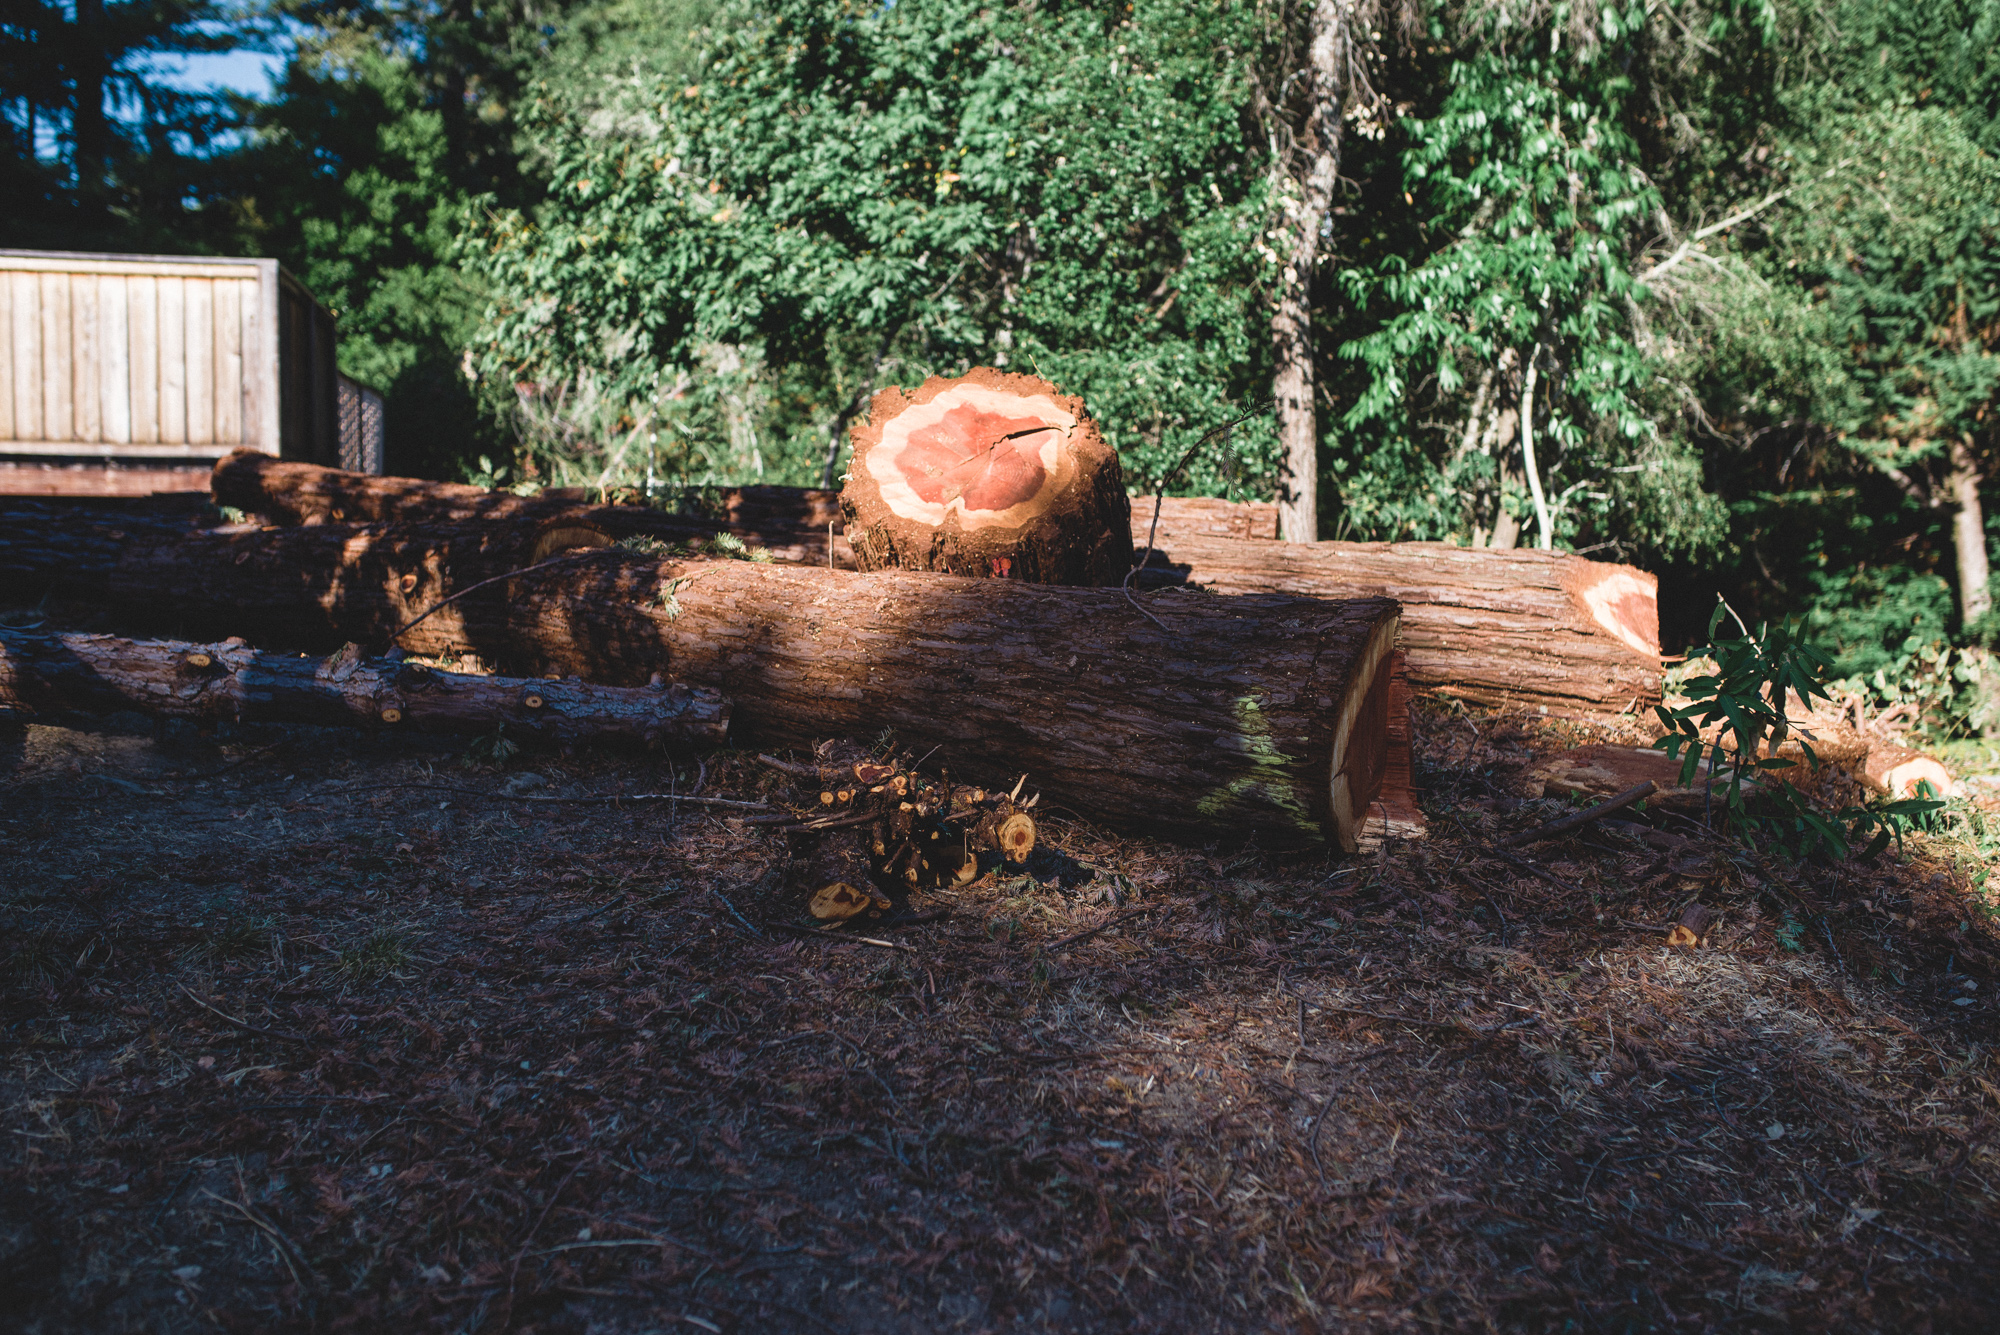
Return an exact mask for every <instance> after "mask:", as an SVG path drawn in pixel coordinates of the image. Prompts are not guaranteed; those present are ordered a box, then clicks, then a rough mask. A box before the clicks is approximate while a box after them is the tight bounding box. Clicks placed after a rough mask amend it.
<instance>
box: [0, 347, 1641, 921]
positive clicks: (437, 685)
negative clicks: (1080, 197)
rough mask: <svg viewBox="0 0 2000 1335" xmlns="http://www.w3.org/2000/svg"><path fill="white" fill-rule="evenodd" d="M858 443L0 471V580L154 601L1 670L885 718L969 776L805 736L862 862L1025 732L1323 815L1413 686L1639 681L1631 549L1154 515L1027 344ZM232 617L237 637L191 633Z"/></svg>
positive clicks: (940, 383)
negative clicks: (226, 515)
mask: <svg viewBox="0 0 2000 1335" xmlns="http://www.w3.org/2000/svg"><path fill="white" fill-rule="evenodd" d="M854 445H855V451H854V463H853V465H852V472H851V474H850V477H849V480H848V485H847V487H846V489H845V490H844V491H843V492H841V493H839V494H835V493H830V492H823V491H808V490H802V489H784V488H774V487H764V488H744V489H741V490H737V491H723V492H712V493H706V494H702V495H699V496H695V497H691V498H688V503H686V504H683V505H682V507H681V510H680V512H678V513H667V512H664V511H662V510H659V509H654V508H651V507H647V506H639V505H602V504H599V505H592V504H590V503H589V498H586V497H577V496H570V495H544V496H540V497H534V498H526V497H517V496H513V495H509V494H505V493H496V492H488V491H484V490H481V489H478V488H473V487H464V486H455V485H452V484H446V483H436V482H423V481H418V480H414V479H403V478H378V477H368V476H363V475H358V474H348V473H341V472H337V471H334V470H329V469H323V468H317V467H313V466H311V465H305V464H296V463H284V462H280V461H278V460H275V459H271V458H269V457H267V456H264V455H261V454H256V453H252V452H240V453H238V454H237V455H235V456H232V457H231V458H229V459H226V460H224V461H223V462H222V463H220V464H219V465H218V466H217V468H216V470H215V475H214V499H215V501H216V503H217V504H219V505H223V506H228V507H233V508H235V509H237V510H240V511H242V512H243V513H244V514H245V515H246V516H247V517H248V518H247V521H246V522H242V523H238V524H233V525H229V526H225V527H222V528H213V529H201V530H196V529H192V528H189V527H186V526H184V525H177V524H176V523H174V522H173V521H172V520H171V519H170V518H166V519H162V518H160V517H158V516H147V515H140V514H137V513H127V514H123V515H106V514H103V513H88V512H83V511H75V510H65V509H62V508H61V507H57V506H49V505H43V506H39V507H38V506H34V505H30V504H26V503H21V504H13V505H4V503H0V505H4V510H0V596H9V597H11V598H13V599H14V600H18V601H21V602H33V601H35V600H36V599H39V598H41V597H44V596H45V595H47V594H48V593H50V592H55V593H57V594H59V595H61V596H66V597H78V598H88V599H93V600H96V601H100V602H105V603H111V604H115V605H118V606H120V607H122V608H123V609H125V610H126V613H127V615H128V617H129V618H131V619H134V620H136V621H140V622H145V621H150V622H151V623H152V625H153V626H154V627H155V628H157V629H160V630H163V631H169V632H171V633H173V634H174V635H175V636H176V638H175V639H174V640H173V641H171V642H168V643H163V644H158V645H154V646H151V647H148V646H144V645H140V644H138V643H136V642H133V641H124V640H117V641H114V640H110V639H107V638H104V637H88V636H74V635H70V636H53V637H51V636H42V637H39V638H37V637H35V636H32V635H27V634H22V633H13V634H10V635H9V636H8V637H7V638H6V639H4V640H0V703H13V704H17V705H28V706H31V707H36V708H51V707H56V706H58V705H60V704H61V703H62V702H64V701H68V702H70V703H71V704H73V705H79V706H84V707H90V706H96V707H103V706H105V705H106V704H108V703H112V702H119V703H123V704H125V705H131V706H138V707H151V708H155V709H156V710H158V711H159V712H179V713H184V714H202V713H207V714H210V715H213V714H216V713H224V714H229V715H231V716H235V717H265V716H273V715H275V714H279V713H282V712H284V711H285V710H286V709H291V710H293V711H294V713H293V716H295V717H310V718H319V719H326V718H333V717H344V718H363V719H366V720H368V721H369V722H370V723H371V724H372V725H373V726H378V727H388V726H405V725H408V726H417V725H423V726H435V727H463V726H466V724H465V723H464V721H463V720H464V719H465V718H466V717H467V713H468V711H469V710H470V711H472V712H474V713H477V712H478V711H479V710H486V711H489V712H488V714H487V718H488V720H489V726H490V725H491V723H495V722H504V723H505V724H506V726H507V727H508V729H509V730H510V732H518V733H520V734H522V735H524V736H527V737H530V738H532V737H535V736H546V737H549V738H550V739H552V740H562V741H573V740H576V739H578V738H580V737H583V736H610V737H618V738H629V739H631V740H634V741H643V742H647V743H650V744H654V745H660V744H669V745H687V744H701V743H704V742H712V741H713V740H715V739H716V738H717V737H719V736H720V735H721V733H722V731H723V730H724V729H727V730H728V731H729V733H730V735H731V736H732V737H734V738H735V739H737V740H738V741H739V742H743V743H749V744H753V745H761V746H766V747H771V748H785V747H791V748H811V747H813V746H814V745H815V744H816V743H818V742H819V741H820V739H823V738H825V737H827V736H830V735H831V736H848V737H866V736H874V735H877V734H878V733H880V732H882V731H883V730H885V729H887V730H892V731H893V732H894V733H895V734H896V735H897V736H898V737H899V738H900V739H901V740H902V742H903V744H905V745H908V746H910V747H913V748H915V749H916V750H917V751H921V752H925V753H926V754H935V755H936V757H937V766H938V767H939V768H943V769H948V771H949V772H950V773H951V774H952V775H954V776H957V778H958V780H959V782H960V784H961V785H962V786H959V787H955V788H943V789H941V790H940V791H937V792H933V791H932V790H931V789H929V788H925V789H924V792H923V794H921V795H913V793H912V792H910V791H905V792H903V793H900V794H897V793H893V792H892V788H893V782H894V781H897V780H898V779H899V780H900V781H901V782H902V783H903V784H904V785H905V788H906V789H908V788H909V786H910V785H912V784H915V783H918V782H923V783H928V782H929V781H928V780H919V779H918V777H917V776H914V775H912V774H911V773H909V772H908V771H907V770H903V771H899V773H898V776H895V777H894V778H892V779H891V780H885V781H883V782H888V783H890V784H891V787H890V788H883V790H882V791H881V792H877V791H876V790H877V788H878V787H880V786H881V784H880V783H877V782H868V781H864V778H863V777H862V776H863V773H864V770H857V769H856V768H855V767H856V766H857V765H862V766H864V769H865V765H866V764H870V763H877V762H868V761H860V760H855V759H853V758H848V759H845V760H841V761H840V762H839V766H840V767H842V768H843V773H844V774H846V776H847V777H839V776H836V775H834V774H833V773H831V772H830V771H829V772H828V773H825V774H819V773H817V772H816V773H815V775H814V776H813V781H814V782H822V783H823V786H822V787H821V788H820V789H818V790H817V792H815V793H814V794H812V797H814V798H817V796H818V794H820V793H824V794H825V795H826V803H827V805H828V806H829V807H831V808H832V809H830V810H827V811H823V812H819V813H817V815H816V816H815V818H814V819H815V820H816V821H817V822H820V825H819V826H817V827H816V829H817V830H818V832H820V833H824V831H825V829H826V827H825V826H824V822H826V821H829V820H831V821H840V820H852V821H853V825H852V826H851V827H846V828H852V829H854V830H857V831H867V832H869V833H868V834H867V837H866V839H865V840H863V844H864V848H863V852H865V854H866V859H867V860H869V866H868V868H867V869H866V874H865V875H864V874H863V872H862V871H861V870H860V869H859V866H858V864H856V865H855V866H853V867H850V868H849V872H850V877H849V879H846V880H843V878H842V877H840V876H831V877H830V879H829V880H828V881H827V884H828V885H833V884H837V883H838V884H848V885H850V886H851V887H852V888H853V889H854V890H855V891H856V893H857V894H860V893H861V892H863V891H865V890H867V889H868V887H867V886H866V885H863V884H861V880H869V879H872V880H873V881H874V882H875V883H877V884H879V883H880V882H881V881H883V880H884V879H887V880H890V881H894V882H901V883H907V882H908V881H909V878H910V877H911V875H912V874H913V873H914V875H915V876H916V878H917V881H918V882H920V883H921V882H922V881H923V880H924V878H926V877H928V876H932V875H937V876H947V875H948V876H950V877H955V876H957V875H959V874H961V873H962V872H963V871H964V869H965V868H966V867H968V866H970V865H973V862H974V860H975V859H974V855H975V854H981V853H991V854H1004V853H1005V852H1006V842H1007V839H1008V838H1010V837H1012V836H1010V835H1008V834H1006V832H1005V830H1003V829H1002V827H1006V829H1011V830H1013V831H1015V832H1016V833H1017V834H1018V832H1019V831H1020V830H1022V829H1023V828H1025V829H1026V830H1027V831H1028V832H1029V833H1028V838H1029V841H1030V844H1031V843H1032V831H1033V824H1032V817H1029V816H1028V815H1027V814H1026V812H1025V810H1023V809H1022V808H1021V807H1020V806H1018V805H1016V804H1014V803H1012V802H1011V801H1009V802H1007V803H1004V804H1002V803H999V802H998V800H997V798H996V796H995V795H996V794H999V793H1002V792H1004V791H1007V790H1008V789H1009V787H1010V786H1011V785H1012V784H1013V783H1014V782H1015V776H1017V775H1019V774H1020V773H1021V772H1023V771H1027V772H1029V773H1032V774H1033V775H1034V777H1035V782H1036V784H1037V785H1038V787H1039V791H1040V793H1041V794H1042V795H1044V796H1046V797H1047V798H1048V799H1049V800H1050V802H1051V804H1054V805H1060V806H1062V807H1065V808H1067V809H1070V810H1072V811H1075V812H1077V813H1079V814H1082V815H1086V816H1089V817H1090V818H1092V819H1095V820H1098V821H1100V822H1102V823H1104V824H1105V825H1107V826H1110V827H1112V828H1114V829H1120V830H1128V831H1133V832H1145V833H1157V834H1166V835H1169V836H1172V837H1177V838H1182V839H1196V840H1241V839H1243V838H1246V837H1249V838H1254V839H1256V840H1257V841H1258V842H1259V843H1260V845H1262V846H1264V847H1303V846H1312V845H1316V844H1327V843H1330V844H1333V845H1335V846H1336V847H1340V848H1344V849H1350V850H1351V849H1355V848H1357V847H1360V846H1361V845H1362V844H1363V843H1364V842H1366V841H1369V840H1371V839H1375V838H1381V837H1384V836H1388V835H1398V834H1411V833H1414V832H1416V831H1417V830H1419V829H1420V828H1421V818H1420V817H1418V816H1417V814H1416V811H1415V808H1414V805H1413V803H1412V802H1411V801H1410V798H1409V792H1408V782H1409V763H1408V726H1407V725H1408V714H1407V692H1408V690H1409V689H1410V688H1416V689H1425V690H1432V691H1440V692H1445V693H1450V694H1456V695H1458V696H1460V697H1462V698H1465V699H1468V700H1473V701H1480V702H1485V703H1492V704H1497V705H1502V706H1510V707H1515V708H1527V709H1530V710H1539V711H1540V712H1542V713H1545V714H1550V715H1556V716H1567V717H1579V718H1598V717H1606V716H1609V715H1613V714H1617V713H1621V712H1627V711H1630V710H1633V709H1635V708H1637V709H1643V708H1644V707H1645V706H1647V705H1649V704H1651V703H1652V702H1653V701H1654V700H1656V699H1657V697H1658V682H1659V674H1658V644H1657V640H1658V628H1657V614H1656V610H1655V602H1656V586H1655V585H1654V583H1653V581H1652V579H1651V577H1650V576H1646V575H1643V574H1641V573H1640V572H1638V571H1634V570H1631V569H1629V568H1627V567H1623V566H1616V565H1606V564H1602V563H1597V562H1590V561H1585V560H1582V559H1580V558H1576V557H1571V556H1565V555H1562V554H1558V553H1549V552H1490V551H1466V550H1463V549H1457V548H1452V547H1449V546H1442V545H1437V544H1411V543H1404V544H1369V543H1317V544H1309V545H1292V544H1283V543H1279V542H1277V541H1275V540H1274V539H1275V526H1274V525H1273V524H1272V523H1270V522H1269V515H1268V513H1267V512H1268V511H1269V507H1256V506H1229V505H1227V504H1226V503H1218V502H1190V501H1181V502H1168V503H1166V504H1165V505H1164V506H1163V507H1162V509H1161V512H1160V515H1159V522H1158V524H1157V530H1156V529H1155V525H1154V523H1153V522H1152V521H1153V520H1154V514H1153V507H1152V505H1151V503H1146V504H1144V505H1142V506H1141V507H1140V509H1139V513H1138V514H1137V515H1136V516H1135V515H1133V514H1132V513H1131V505H1130V502H1129V501H1128V500H1127V499H1126V493H1125V488H1124V483H1123V479H1122V475H1121V474H1120V473H1119V471H1118V461H1117V456H1116V454H1115V453H1114V452H1112V451H1111V450H1110V449H1109V448H1108V447H1106V446H1105V445H1104V444H1103V442H1102V441H1101V439H1099V437H1098V436H1097V433H1096V430H1095V428H1094V427H1093V426H1092V425H1091V423H1090V421H1089V418H1088V415H1087V414H1086V413H1085V412H1084V411H1083V405H1082V404H1081V403H1080V402H1079V401H1078V400H1075V399H1073V398H1066V397H1064V396H1062V395H1060V394H1059V393H1057V392H1056V391H1055V390H1054V389H1053V387H1051V386H1048V385H1046V384H1043V383H1042V382H1039V381H1034V380H1032V379H1031V378H1029V377H1025V376H1013V375H1006V374H1003V373H999V372H992V371H979V372H975V373H973V374H972V375H969V376H966V377H963V378H960V379H958V380H951V381H946V380H938V379H933V380H932V381H929V382H926V384H925V385H924V386H922V387H921V388H920V389H918V390H916V391H913V392H910V393H907V394H906V393H904V392H902V391H899V390H885V391H884V392H883V393H882V394H880V395H878V396H877V397H876V400H875V402H874V404H873V406H872V410H871V413H870V414H869V416H868V418H867V419H866V420H865V421H863V422H862V423H861V424H860V425H859V426H857V428H856V430H855V432H854ZM1135 521H1136V522H1135ZM1135 534H1136V536H1137V537H1138V538H1139V541H1138V542H1137V543H1135V542H1134V537H1135ZM726 538H733V539H735V540H736V541H734V542H733V543H732V542H727V541H725V539H726ZM745 548H748V549H749V550H748V551H745V550H744V549H745ZM732 555H735V556H740V555H752V556H755V557H757V558H759V559H755V560H743V559H731V557H732ZM1135 567H1136V568H1135ZM247 627H254V628H255V630H256V634H257V638H258V640H259V643H260V645H263V646H265V648H263V649H261V650H252V649H250V648H249V646H247V645H244V644H242V643H240V642H230V641H226V640H223V641H221V642H219V643H215V642H201V640H200V637H208V638H209V639H210V640H219V639H220V637H223V636H227V635H230V634H233V633H237V632H240V631H241V630H243V629H244V628H247ZM274 646H283V647H284V648H286V649H288V650H291V651H295V652H305V653H309V654H312V655H331V656H330V657H324V658H319V659H317V660H311V659H299V658H297V657H295V656H293V657H288V656H287V655H285V654H280V653H275V652H274V651H273V647H274ZM355 646H366V651H365V652H364V650H363V649H362V648H359V647H355ZM1399 646H1400V648H1399ZM415 655H420V656H423V657H426V658H428V659H430V660H432V661H433V663H436V662H438V661H440V660H442V661H445V662H450V661H453V660H460V661H470V660H476V661H477V662H478V663H479V664H480V665H482V666H484V667H490V668H493V669H497V670H500V671H504V672H507V673H510V674H512V676H511V677H508V678H496V677H491V676H487V675H484V674H483V673H450V672H446V671H443V670H442V669H441V668H439V667H436V666H431V667H426V668H422V669H418V668H416V666H415V665H413V664H409V663H407V662H406V661H405V659H406V658H407V657H408V656H415ZM669 683H671V685H670V684H669ZM482 690H483V691H484V692H485V694H484V695H483V696H480V695H479V694H478V692H480V691H482ZM475 699H477V700H479V701H481V703H479V704H477V705H474V704H473V701H474V700H475ZM844 793H845V794H849V796H848V797H846V798H843V797H842V794H844ZM974 794H978V796H977V797H976V798H975V797H974V796H973V795H974ZM890 796H894V798H895V801H894V804H893V805H892V806H889V807H886V808H885V807H884V806H883V804H884V803H886V802H887V801H888V798H889V797H890ZM906 802H907V803H908V808H907V810H906V809H905V807H904V805H903V804H904V803H906ZM847 803H858V804H860V805H859V806H858V807H856V808H855V809H854V810H852V811H847V810H846V804H847ZM968 804H970V805H968ZM975 812H976V814H977V818H976V819H973V818H972V817H973V815H974V813H975ZM843 813H845V814H843ZM1001 813H1004V814H1001ZM864 814H865V815H866V817H867V818H866V819H865V820H864V819H862V816H863V815H864ZM996 815H998V820H997V823H995V822H994V821H993V820H990V819H989V818H992V817H995V816H996ZM1009 820H1013V821H1015V822H1016V823H1015V824H1014V825H1011V826H1009V825H1008V824H1007V822H1008V821H1009ZM906 825H907V826H908V829H905V828H904V826H906ZM989 825H991V826H992V828H990V829H989V828H988V826H989ZM933 835H935V836H936V837H935V839H933V838H932V837H931V836H933ZM854 838H855V839H856V840H862V838H863V837H862V836H861V835H859V834H857V835H855V836H854ZM839 842H840V841H834V844H838V843H839ZM989 842H990V843H994V844H995V845H996V847H994V848H991V849H989V848H986V847H985V846H984V845H985V843H989ZM931 843H936V844H937V846H938V847H937V849H935V850H932V851H935V852H937V853H939V857H926V856H925V855H924V853H923V851H922V848H923V847H924V846H928V845H929V844H931ZM877 844H879V845H880V846H881V847H880V848H879V849H877V848H876V847H875V846H876V845H877ZM831 846H832V845H829V847H831ZM906 846H907V847H906ZM913 849H915V850H919V851H917V852H914V853H913V852H912V851H911V850H913ZM946 849H949V850H950V851H949V852H948V853H947V852H945V851H944V850H946ZM827 856H829V857H832V856H835V855H834V854H833V853H829V854H828V855H827ZM857 856H858V855H857ZM912 857H914V858H915V859H916V861H915V862H914V863H913V862H912V861H911V859H912ZM850 861H852V859H850ZM927 861H928V862H929V863H930V864H931V865H929V866H925V865H923V864H924V863H925V862H927ZM853 878H860V880H856V879H853ZM871 894H872V892H871Z"/></svg>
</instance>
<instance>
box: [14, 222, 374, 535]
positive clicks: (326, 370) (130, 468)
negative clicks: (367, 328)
mask: <svg viewBox="0 0 2000 1335" xmlns="http://www.w3.org/2000/svg"><path fill="white" fill-rule="evenodd" d="M333 353H334V330H333V318H332V316H331V315H330V314H329V313H328V312H326V311H325V310H324V309H322V308H321V307H320V306H319V304H318V303H317V302H315V301H314V300H313V299H312V297H311V295H310V294H309V293H307V292H306V290H305V289H304V288H303V287H301V286H300V285H299V284H298V282H297V281H296V280H294V279H293V278H292V277H291V276H290V275H289V274H286V273H284V272H283V271H282V270H281V269H280V268H279V267H278V263H277V261H276V260H257V259H208V258H190V257H176V256H149V255H85V254H69V253H64V252H56V251H0V492H17V493H18V492H23V491H26V492H39V493H43V494H62V493H66V492H67V493H84V494H100V495H101V494H133V493H144V492H148V491H157V490H195V489H203V488H205V487H206V486H207V481H206V474H207V471H208V468H209V466H210V465H211V464H212V462H213V461H214V460H216V459H219V458H221V457H222V456H224V455H226V454H228V453H229V452H230V451H231V450H234V449H237V448H239V447H243V446H248V447H250V448H252V449H258V450H263V451H265V452H267V453H270V454H279V455H283V456H284V457H285V458H289V459H301V460H305V461H308V462H312V463H323V464H329V465H337V464H338V463H339V462H340V458H341V451H340V434H339V432H340V428H339V403H338V397H339V396H338V390H337V386H336V372H335V370H334V357H333Z"/></svg>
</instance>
